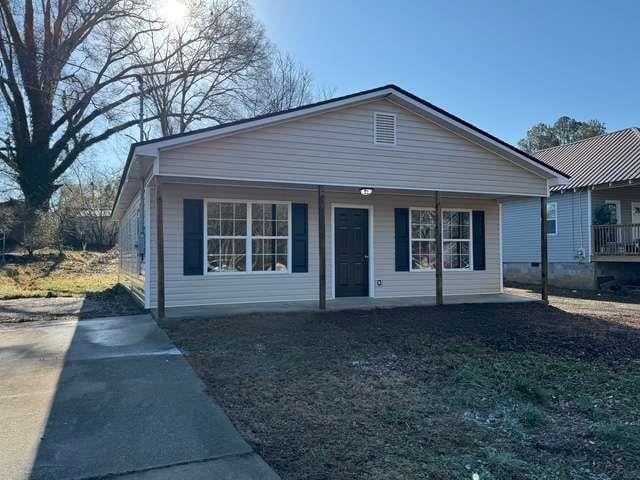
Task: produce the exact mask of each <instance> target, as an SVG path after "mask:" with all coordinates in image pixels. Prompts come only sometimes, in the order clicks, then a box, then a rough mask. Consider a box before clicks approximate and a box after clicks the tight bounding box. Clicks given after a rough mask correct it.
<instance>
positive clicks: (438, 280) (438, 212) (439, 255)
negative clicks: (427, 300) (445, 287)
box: [436, 192, 444, 305]
mask: <svg viewBox="0 0 640 480" xmlns="http://www.w3.org/2000/svg"><path fill="white" fill-rule="evenodd" d="M443 303H444V297H443V294H442V208H441V206H440V192H436V305H442V304H443Z"/></svg>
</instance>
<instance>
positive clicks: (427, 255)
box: [411, 209, 436, 270]
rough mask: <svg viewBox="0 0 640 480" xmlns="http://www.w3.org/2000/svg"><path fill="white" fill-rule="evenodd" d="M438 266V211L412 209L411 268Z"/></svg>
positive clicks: (426, 268) (419, 268) (423, 268)
mask: <svg viewBox="0 0 640 480" xmlns="http://www.w3.org/2000/svg"><path fill="white" fill-rule="evenodd" d="M434 268H436V212H435V210H427V209H412V210H411V270H433V269H434Z"/></svg>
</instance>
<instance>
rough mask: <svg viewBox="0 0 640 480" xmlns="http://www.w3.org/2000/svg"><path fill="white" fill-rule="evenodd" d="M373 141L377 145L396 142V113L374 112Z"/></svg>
mask: <svg viewBox="0 0 640 480" xmlns="http://www.w3.org/2000/svg"><path fill="white" fill-rule="evenodd" d="M373 143H374V144H376V145H395V144H396V116H395V114H393V113H382V112H374V114H373Z"/></svg>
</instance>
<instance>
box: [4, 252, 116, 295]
mask: <svg viewBox="0 0 640 480" xmlns="http://www.w3.org/2000/svg"><path fill="white" fill-rule="evenodd" d="M117 281H118V275H117V253H116V251H115V250H113V251H111V252H107V253H99V252H75V251H68V252H64V254H63V255H59V254H58V252H54V251H43V252H38V253H36V254H34V256H33V257H28V256H27V255H22V254H20V255H7V262H6V263H5V264H4V265H2V266H0V299H11V298H29V297H52V296H53V297H69V296H80V295H84V294H87V293H99V292H103V291H106V290H109V289H110V288H113V287H114V286H115V285H116V283H117Z"/></svg>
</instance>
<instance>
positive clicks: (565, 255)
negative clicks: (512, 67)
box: [503, 128, 640, 289]
mask: <svg viewBox="0 0 640 480" xmlns="http://www.w3.org/2000/svg"><path fill="white" fill-rule="evenodd" d="M535 156H536V157H537V158H538V159H540V160H542V161H544V162H545V163H547V164H549V165H552V166H553V167H555V168H557V169H560V170H562V171H563V172H566V173H567V174H568V175H569V176H570V177H571V178H570V181H569V183H567V184H566V185H559V186H556V187H553V188H552V189H551V197H550V199H549V203H548V214H547V218H548V226H549V228H548V230H549V232H548V245H549V281H550V283H552V284H555V285H558V286H565V287H571V288H588V289H591V288H597V287H598V284H599V282H601V281H602V280H609V279H611V277H614V278H615V279H616V280H618V281H620V282H623V283H625V282H628V283H637V282H639V281H640V130H638V129H637V128H627V129H625V130H620V131H617V132H613V133H607V134H604V135H600V136H597V137H593V138H589V139H587V140H582V141H579V142H574V143H570V144H567V145H561V146H558V147H553V148H548V149H545V150H541V151H539V152H537V153H536V154H535ZM539 208H540V207H539V204H538V203H536V202H534V201H531V200H530V199H524V198H523V199H517V200H513V201H509V202H507V203H505V205H504V210H503V228H504V237H503V238H504V244H503V254H504V262H505V263H504V275H505V280H507V281H514V282H526V283H530V282H538V281H539V278H540V266H539V262H540V255H539V251H540V250H539V248H540V226H539V224H538V223H537V222H532V221H531V218H532V216H533V215H539V211H540V210H539Z"/></svg>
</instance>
